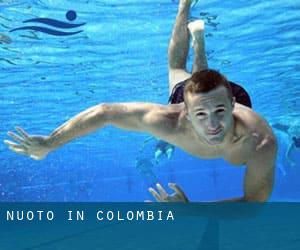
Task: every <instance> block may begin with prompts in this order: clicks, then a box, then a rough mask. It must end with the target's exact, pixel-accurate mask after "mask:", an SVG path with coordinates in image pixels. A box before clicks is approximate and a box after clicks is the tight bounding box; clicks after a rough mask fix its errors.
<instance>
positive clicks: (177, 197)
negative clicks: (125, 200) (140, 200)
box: [149, 183, 189, 202]
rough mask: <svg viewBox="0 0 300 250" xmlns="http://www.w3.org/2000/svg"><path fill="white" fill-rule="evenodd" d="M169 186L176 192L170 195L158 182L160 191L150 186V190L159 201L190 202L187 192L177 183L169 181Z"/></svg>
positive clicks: (157, 185) (157, 186)
mask: <svg viewBox="0 0 300 250" xmlns="http://www.w3.org/2000/svg"><path fill="white" fill-rule="evenodd" d="M168 186H169V188H171V189H173V190H174V191H175V193H173V194H171V195H169V194H168V193H167V192H166V190H165V189H164V188H163V187H162V186H161V185H160V184H159V183H157V184H156V188H157V190H158V192H157V191H156V190H155V189H154V188H149V192H150V193H151V194H152V195H153V197H154V198H155V200H156V201H157V202H188V201H189V200H188V198H187V197H186V195H185V193H184V192H183V191H182V189H181V188H180V187H179V186H178V185H177V184H176V183H168Z"/></svg>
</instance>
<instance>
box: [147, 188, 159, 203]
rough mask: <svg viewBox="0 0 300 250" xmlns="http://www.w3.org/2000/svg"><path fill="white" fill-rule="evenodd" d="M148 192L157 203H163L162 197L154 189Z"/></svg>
mask: <svg viewBox="0 0 300 250" xmlns="http://www.w3.org/2000/svg"><path fill="white" fill-rule="evenodd" d="M148 190H149V192H150V193H151V194H152V196H153V197H154V198H155V200H156V201H161V197H160V196H159V194H158V193H157V192H156V191H155V190H154V189H153V188H149V189H148Z"/></svg>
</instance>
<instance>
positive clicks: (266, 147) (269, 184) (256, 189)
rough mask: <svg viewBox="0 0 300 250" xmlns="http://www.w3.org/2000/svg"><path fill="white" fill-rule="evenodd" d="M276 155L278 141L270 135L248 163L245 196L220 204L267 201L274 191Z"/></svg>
mask: <svg viewBox="0 0 300 250" xmlns="http://www.w3.org/2000/svg"><path fill="white" fill-rule="evenodd" d="M276 154H277V143H276V139H275V137H274V136H273V135H268V136H267V137H265V138H264V139H263V140H262V141H261V142H260V143H259V144H258V145H256V147H255V150H254V152H253V154H252V155H251V156H250V157H249V160H248V161H247V162H246V167H247V168H246V173H245V177H244V196H243V197H238V198H232V199H226V200H222V201H220V202H231V201H241V202H242V201H254V202H264V201H267V200H268V198H269V196H270V195H271V192H272V189H273V178H274V169H275V161H276Z"/></svg>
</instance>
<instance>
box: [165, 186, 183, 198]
mask: <svg viewBox="0 0 300 250" xmlns="http://www.w3.org/2000/svg"><path fill="white" fill-rule="evenodd" d="M168 186H169V188H171V189H173V190H174V191H175V192H176V193H177V194H179V195H180V196H182V197H184V198H185V199H187V198H186V196H185V194H184V192H183V191H182V189H181V188H180V187H179V186H178V185H177V184H176V183H169V184H168Z"/></svg>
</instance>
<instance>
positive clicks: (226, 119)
mask: <svg viewBox="0 0 300 250" xmlns="http://www.w3.org/2000/svg"><path fill="white" fill-rule="evenodd" d="M186 99H187V100H186V105H187V113H188V119H189V120H190V121H191V123H192V125H193V127H194V129H195V131H196V132H197V134H198V135H199V136H200V137H201V138H203V139H205V140H206V142H207V143H209V144H211V145H215V144H219V143H221V142H222V141H223V139H224V137H225V135H226V134H227V132H228V131H229V129H230V128H231V126H232V123H233V117H232V110H233V105H234V101H232V100H230V98H229V96H228V92H227V90H226V88H225V87H223V86H220V87H218V88H216V89H214V90H211V91H209V92H208V93H198V94H191V93H188V94H187V96H186Z"/></svg>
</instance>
